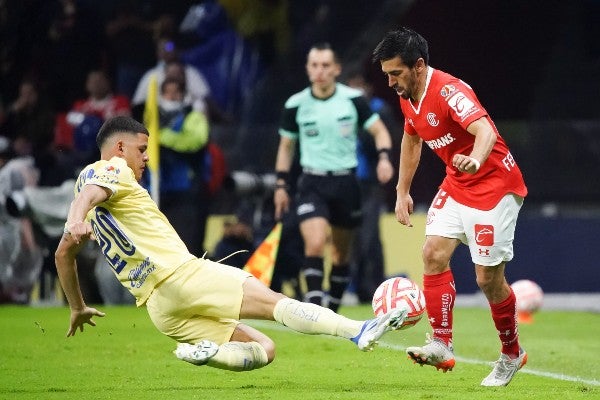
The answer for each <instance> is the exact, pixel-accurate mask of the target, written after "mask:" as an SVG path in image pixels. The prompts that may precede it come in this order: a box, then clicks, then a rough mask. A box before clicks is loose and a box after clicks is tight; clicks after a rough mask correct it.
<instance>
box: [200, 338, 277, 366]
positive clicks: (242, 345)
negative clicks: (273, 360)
mask: <svg viewBox="0 0 600 400" xmlns="http://www.w3.org/2000/svg"><path fill="white" fill-rule="evenodd" d="M268 361H269V360H268V357H267V352H266V351H265V349H264V348H263V347H262V346H261V345H260V344H258V343H257V342H228V343H224V344H222V345H220V346H219V351H218V352H217V354H215V356H214V357H212V358H211V359H210V360H208V362H207V363H206V365H208V366H211V367H214V368H220V369H226V370H229V371H250V370H253V369H258V368H262V367H264V366H265V365H267V364H268Z"/></svg>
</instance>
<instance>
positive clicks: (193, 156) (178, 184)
mask: <svg viewBox="0 0 600 400" xmlns="http://www.w3.org/2000/svg"><path fill="white" fill-rule="evenodd" d="M184 98H185V87H184V85H183V83H182V82H181V81H180V80H178V79H175V78H165V80H164V81H163V83H162V84H161V85H160V97H159V117H160V145H161V148H160V182H161V184H160V209H161V211H162V212H163V213H164V214H165V215H166V216H167V218H168V219H169V221H170V222H171V224H172V225H173V227H174V228H175V230H176V231H177V233H178V234H179V236H180V237H181V239H182V240H183V241H184V243H185V244H186V246H187V247H188V249H189V251H190V252H191V253H192V254H195V255H196V256H198V257H200V256H202V254H203V252H204V234H205V228H206V220H207V218H208V212H209V208H210V194H209V192H208V180H207V179H206V174H205V172H206V171H205V170H204V168H205V165H204V159H205V156H206V154H205V152H206V147H207V144H208V141H209V132H208V130H209V125H208V120H207V118H206V116H205V115H204V114H202V113H201V112H198V111H197V110H194V109H193V108H192V107H191V106H190V105H186V104H185V102H184Z"/></svg>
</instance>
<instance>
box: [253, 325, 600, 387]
mask: <svg viewBox="0 0 600 400" xmlns="http://www.w3.org/2000/svg"><path fill="white" fill-rule="evenodd" d="M244 323H248V325H251V326H253V327H255V328H267V329H273V330H278V331H286V332H290V333H297V332H295V331H294V330H292V329H289V328H286V327H284V326H283V325H280V324H278V323H276V322H271V321H261V320H244ZM298 334H300V333H298ZM328 337H329V338H332V339H336V340H339V339H341V338H339V337H335V336H328ZM379 345H380V346H381V347H386V348H388V349H392V350H397V351H402V352H404V350H406V347H403V346H399V345H396V344H389V343H386V342H385V341H384V340H382V341H381V342H380V343H379ZM455 358H456V361H458V362H461V363H466V364H474V365H488V366H493V365H494V363H493V362H489V361H483V360H478V359H474V358H464V357H458V356H457V357H455ZM519 373H524V374H530V375H535V376H543V377H545V378H550V379H556V380H559V381H569V382H579V383H583V384H586V385H593V386H600V380H597V379H587V378H581V377H578V376H570V375H565V374H558V373H554V372H546V371H539V370H535V369H531V368H527V367H524V368H522V369H521V370H520V371H519Z"/></svg>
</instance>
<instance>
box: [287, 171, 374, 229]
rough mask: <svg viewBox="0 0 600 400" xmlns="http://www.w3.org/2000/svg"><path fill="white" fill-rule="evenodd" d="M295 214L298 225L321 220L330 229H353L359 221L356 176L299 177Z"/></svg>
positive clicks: (359, 202) (359, 204) (359, 212)
mask: <svg viewBox="0 0 600 400" xmlns="http://www.w3.org/2000/svg"><path fill="white" fill-rule="evenodd" d="M296 215H297V216H298V220H299V221H300V222H302V221H304V220H307V219H309V218H314V217H323V218H325V219H327V220H328V221H329V223H330V224H331V225H332V226H335V227H340V228H347V229H351V228H356V227H357V226H358V225H359V224H360V221H361V218H362V212H361V198H360V187H359V185H358V180H357V179H356V175H355V174H354V173H350V174H347V175H329V174H327V175H312V174H307V173H303V174H302V175H300V177H299V178H298V185H297V192H296Z"/></svg>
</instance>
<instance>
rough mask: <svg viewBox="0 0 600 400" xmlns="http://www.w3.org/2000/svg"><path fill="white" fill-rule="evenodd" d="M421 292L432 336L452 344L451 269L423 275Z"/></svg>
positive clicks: (452, 298) (452, 289) (453, 294)
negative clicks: (423, 296)
mask: <svg viewBox="0 0 600 400" xmlns="http://www.w3.org/2000/svg"><path fill="white" fill-rule="evenodd" d="M423 294H424V295H425V304H426V308H427V315H428V316H429V324H430V325H431V328H432V329H433V337H436V338H439V339H441V340H443V341H444V343H446V345H448V346H452V310H453V309H454V299H455V298H456V286H454V276H453V275H452V271H450V270H448V271H446V272H442V273H441V274H437V275H423Z"/></svg>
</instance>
